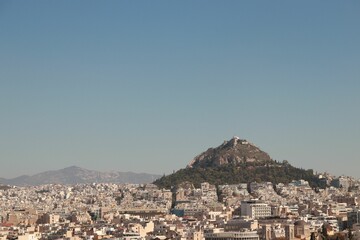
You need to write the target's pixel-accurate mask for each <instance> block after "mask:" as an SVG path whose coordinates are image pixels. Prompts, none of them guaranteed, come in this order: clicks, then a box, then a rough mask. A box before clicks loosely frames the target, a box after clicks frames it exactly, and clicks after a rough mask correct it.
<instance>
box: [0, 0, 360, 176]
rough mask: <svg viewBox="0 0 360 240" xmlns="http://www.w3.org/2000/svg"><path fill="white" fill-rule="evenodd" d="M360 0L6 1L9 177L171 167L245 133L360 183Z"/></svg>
mask: <svg viewBox="0 0 360 240" xmlns="http://www.w3.org/2000/svg"><path fill="white" fill-rule="evenodd" d="M359 26H360V2H359V1H276V2H274V1H210V0H206V1H0V110H1V112H0V159H1V167H0V177H15V176H18V175H21V174H35V173H38V172H41V171H44V170H50V169H60V168H64V167H67V166H71V165H77V166H81V167H84V168H88V169H97V170H116V171H134V172H149V173H159V174H163V173H171V172H172V171H173V170H177V169H180V168H183V167H185V166H186V165H187V163H188V162H190V161H191V159H192V158H193V157H194V156H195V155H197V154H199V153H200V152H202V151H204V150H206V149H207V148H208V147H214V146H217V145H219V144H221V143H222V142H223V141H224V140H225V139H230V138H231V137H232V136H234V135H237V136H239V137H241V138H246V139H248V140H249V141H251V142H254V143H255V144H256V145H258V146H259V147H260V148H262V149H263V150H264V151H266V152H268V153H269V154H270V155H271V156H272V157H273V158H274V159H277V160H280V161H281V160H284V159H286V160H288V161H289V162H290V163H291V164H293V165H295V166H298V167H303V168H314V169H315V170H318V171H328V172H330V173H333V174H336V175H340V174H346V175H352V176H355V177H360V173H359V167H360V161H359V160H360V151H359V146H360V106H359V105H360V93H359V92H360V27H359Z"/></svg>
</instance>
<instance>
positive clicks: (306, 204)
mask: <svg viewBox="0 0 360 240" xmlns="http://www.w3.org/2000/svg"><path fill="white" fill-rule="evenodd" d="M209 152H210V153H211V154H209ZM219 159H222V161H221V162H219V161H217V160H219ZM225 159H226V161H225ZM224 161H225V162H224ZM234 161H237V163H234ZM274 162H275V161H273V160H272V159H271V158H270V156H268V154H266V153H265V152H262V151H261V150H260V149H259V148H258V147H256V146H255V145H254V144H252V143H249V142H248V141H247V140H244V139H240V138H238V137H233V138H232V139H230V140H228V141H225V142H224V143H223V144H221V145H220V146H219V147H217V148H210V149H209V150H207V151H205V152H204V153H202V154H200V155H198V156H197V157H195V158H194V160H192V161H191V163H190V164H189V165H188V166H187V168H186V169H192V168H196V165H199V166H200V168H201V169H202V170H204V171H205V174H206V172H209V171H211V169H212V168H213V167H214V166H211V163H213V164H220V163H221V165H222V166H221V167H224V166H225V167H228V168H230V169H231V168H239V167H243V166H244V165H241V164H246V165H247V166H250V167H252V168H258V169H268V170H267V171H269V169H271V168H270V164H271V163H274ZM283 164H285V166H286V167H285V168H284V170H281V171H283V175H287V174H289V173H288V170H286V169H291V165H290V164H289V163H283ZM275 167H276V168H281V166H279V165H275ZM69 169H76V170H78V171H79V168H78V167H71V168H67V169H64V170H65V171H69ZM179 171H182V170H179ZM242 171H246V169H242ZM176 174H177V173H173V174H171V175H176ZM187 174H188V175H189V176H190V178H193V179H195V175H194V176H193V175H192V174H193V173H191V172H189V173H187ZM171 175H170V176H171ZM267 175H269V173H268V174H267ZM276 175H278V173H276ZM303 176H305V175H303ZM68 177H69V176H68ZM87 177H89V175H87ZM231 177H233V178H234V177H235V176H231ZM313 177H314V178H315V179H317V183H319V184H318V186H316V187H314V186H313V184H314V183H309V182H308V181H306V180H304V179H293V180H291V181H289V182H278V183H275V180H274V181H273V182H265V181H261V179H260V180H259V181H253V182H240V183H237V184H226V183H223V184H221V185H213V184H210V183H209V182H198V181H197V180H195V181H193V182H191V181H183V182H180V183H176V182H173V185H172V186H170V187H169V188H164V187H161V179H164V178H166V176H162V177H161V178H159V179H158V180H156V181H155V182H154V183H151V182H144V183H104V182H93V183H78V184H57V183H49V184H41V185H34V186H31V185H27V186H26V184H25V186H10V185H2V186H1V190H0V199H1V201H0V203H1V205H0V210H1V211H0V222H1V228H0V229H1V230H0V239H3V240H5V239H21V240H32V239H68V240H75V239H146V240H150V239H178V240H190V239H192V240H204V239H205V240H210V239H214V240H219V239H221V240H222V239H224V240H225V239H243V240H260V239H262V240H270V239H284V240H285V239H286V240H296V239H311V240H313V239H319V240H324V239H360V222H359V216H360V205H359V204H360V180H358V179H355V178H353V177H348V176H333V175H331V174H329V173H313ZM91 180H94V178H90V181H91ZM101 180H103V179H95V181H101ZM225 181H226V180H225Z"/></svg>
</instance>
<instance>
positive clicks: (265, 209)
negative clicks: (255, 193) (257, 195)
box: [240, 200, 271, 219]
mask: <svg viewBox="0 0 360 240" xmlns="http://www.w3.org/2000/svg"><path fill="white" fill-rule="evenodd" d="M240 207H241V208H240V209H241V216H248V217H250V218H253V219H257V218H263V217H269V216H271V207H270V206H269V205H268V204H266V203H264V202H262V201H259V200H250V201H241V206H240Z"/></svg>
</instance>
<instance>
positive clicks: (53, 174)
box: [0, 166, 160, 186]
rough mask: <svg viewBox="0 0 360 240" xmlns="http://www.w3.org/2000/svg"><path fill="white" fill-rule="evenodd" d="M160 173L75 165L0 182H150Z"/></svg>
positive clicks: (30, 183)
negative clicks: (103, 169)
mask: <svg viewBox="0 0 360 240" xmlns="http://www.w3.org/2000/svg"><path fill="white" fill-rule="evenodd" d="M159 177H160V175H155V174H147V173H133V172H99V171H94V170H88V169H84V168H80V167H77V166H71V167H67V168H64V169H60V170H54V171H46V172H42V173H38V174H36V175H33V176H27V175H23V176H20V177H16V178H12V179H5V178H0V184H4V185H14V186H26V185H28V186H29V185H42V184H77V183H94V182H95V183H150V182H153V181H154V180H156V179H157V178H159Z"/></svg>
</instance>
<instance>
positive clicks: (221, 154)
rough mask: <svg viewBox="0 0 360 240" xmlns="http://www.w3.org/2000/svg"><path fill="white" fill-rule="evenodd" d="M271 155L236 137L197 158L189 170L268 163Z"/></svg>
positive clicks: (190, 164)
mask: <svg viewBox="0 0 360 240" xmlns="http://www.w3.org/2000/svg"><path fill="white" fill-rule="evenodd" d="M268 161H271V158H270V156H269V154H267V153H266V152H264V151H262V150H260V149H259V148H258V147H256V146H255V145H254V144H252V143H249V142H248V141H247V140H246V139H240V138H239V137H237V136H234V137H233V138H231V139H230V140H228V141H224V143H223V144H221V145H220V146H218V147H216V148H209V149H208V150H206V151H205V152H203V153H201V154H199V155H198V156H196V157H195V158H194V159H193V160H192V161H191V162H190V163H189V165H188V168H196V167H202V168H203V167H218V166H221V165H226V164H232V165H237V164H239V163H243V162H268Z"/></svg>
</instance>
